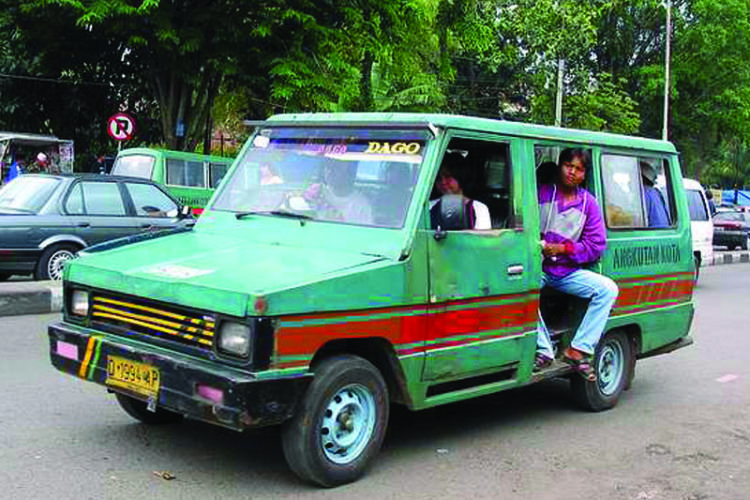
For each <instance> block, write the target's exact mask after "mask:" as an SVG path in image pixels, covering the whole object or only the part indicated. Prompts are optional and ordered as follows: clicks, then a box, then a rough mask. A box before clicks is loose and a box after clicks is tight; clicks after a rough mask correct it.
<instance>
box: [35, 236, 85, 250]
mask: <svg viewBox="0 0 750 500" xmlns="http://www.w3.org/2000/svg"><path fill="white" fill-rule="evenodd" d="M58 243H67V244H71V245H76V246H78V247H80V248H86V247H87V246H88V244H87V243H86V242H85V241H84V240H83V238H80V237H79V236H75V235H72V234H56V235H55V236H50V237H49V238H47V239H45V240H44V241H42V242H41V243H40V244H39V250H42V251H44V250H46V249H47V248H49V247H50V246H52V245H57V244H58Z"/></svg>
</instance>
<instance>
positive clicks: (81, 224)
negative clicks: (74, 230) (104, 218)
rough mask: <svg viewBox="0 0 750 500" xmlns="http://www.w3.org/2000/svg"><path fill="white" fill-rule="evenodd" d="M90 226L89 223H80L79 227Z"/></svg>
mask: <svg viewBox="0 0 750 500" xmlns="http://www.w3.org/2000/svg"><path fill="white" fill-rule="evenodd" d="M89 226H91V224H90V223H88V222H79V223H78V227H89Z"/></svg>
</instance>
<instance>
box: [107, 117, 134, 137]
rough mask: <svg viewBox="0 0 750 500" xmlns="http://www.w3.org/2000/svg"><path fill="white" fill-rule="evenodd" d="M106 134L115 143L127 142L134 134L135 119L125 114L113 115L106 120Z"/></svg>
mask: <svg viewBox="0 0 750 500" xmlns="http://www.w3.org/2000/svg"><path fill="white" fill-rule="evenodd" d="M107 133H109V136H110V137H111V138H112V139H114V140H116V141H127V140H129V139H132V138H133V134H135V119H134V118H133V117H132V116H130V115H129V114H127V113H115V114H114V115H112V116H111V117H110V118H109V120H107Z"/></svg>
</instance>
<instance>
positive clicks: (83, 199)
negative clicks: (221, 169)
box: [0, 174, 195, 280]
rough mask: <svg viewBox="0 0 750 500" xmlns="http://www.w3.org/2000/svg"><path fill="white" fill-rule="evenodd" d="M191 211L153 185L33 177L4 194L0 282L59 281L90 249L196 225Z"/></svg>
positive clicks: (96, 177) (124, 179) (0, 203)
mask: <svg viewBox="0 0 750 500" xmlns="http://www.w3.org/2000/svg"><path fill="white" fill-rule="evenodd" d="M194 222H195V221H194V219H193V218H192V216H191V215H190V213H189V210H184V211H183V210H181V207H180V204H179V203H178V202H177V200H176V199H175V198H174V197H172V196H171V195H170V194H169V193H167V192H166V191H164V189H162V188H161V187H159V186H158V185H157V184H155V183H154V182H152V181H149V180H146V179H136V178H131V177H120V176H101V175H45V174H33V175H31V174H29V175H22V176H20V177H17V178H16V179H14V180H13V181H11V182H9V183H8V184H6V185H5V186H3V187H2V189H0V256H2V258H0V280H6V279H8V278H9V277H10V276H11V275H14V274H33V275H34V278H35V279H38V280H47V279H53V280H59V279H60V278H61V277H62V270H63V264H64V263H65V261H67V260H69V259H72V258H73V257H74V256H75V254H76V252H78V251H79V250H81V249H82V248H85V247H88V246H90V245H93V244H96V243H101V242H104V241H107V240H112V239H115V238H120V237H122V236H129V235H132V234H134V233H138V232H141V231H152V230H160V229H167V228H175V227H178V226H186V225H191V224H194Z"/></svg>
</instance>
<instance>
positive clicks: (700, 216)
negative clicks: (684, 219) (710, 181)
mask: <svg viewBox="0 0 750 500" xmlns="http://www.w3.org/2000/svg"><path fill="white" fill-rule="evenodd" d="M685 196H686V197H687V202H688V211H689V212H690V220H694V221H701V220H708V207H707V206H706V205H705V203H703V196H702V194H701V192H700V191H696V190H695V189H687V190H685Z"/></svg>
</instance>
